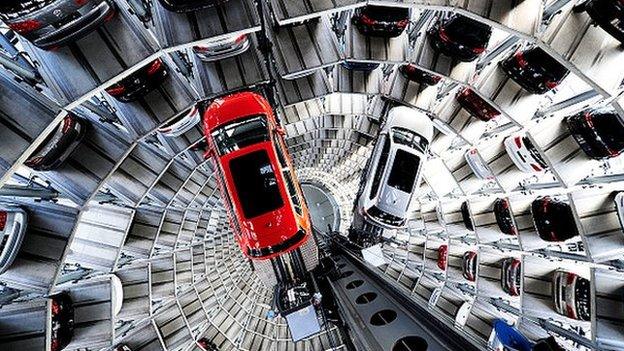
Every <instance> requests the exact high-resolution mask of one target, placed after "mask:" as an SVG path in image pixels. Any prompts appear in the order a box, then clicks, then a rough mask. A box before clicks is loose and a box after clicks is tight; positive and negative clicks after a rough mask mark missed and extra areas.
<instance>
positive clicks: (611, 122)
mask: <svg viewBox="0 0 624 351" xmlns="http://www.w3.org/2000/svg"><path fill="white" fill-rule="evenodd" d="M592 123H593V124H594V128H596V132H597V133H598V135H599V136H600V139H602V141H604V143H605V144H607V146H608V147H609V148H610V149H614V150H622V149H624V138H623V137H622V134H623V133H624V123H622V120H621V119H620V117H619V116H618V115H617V114H615V113H605V114H597V115H595V117H594V118H592Z"/></svg>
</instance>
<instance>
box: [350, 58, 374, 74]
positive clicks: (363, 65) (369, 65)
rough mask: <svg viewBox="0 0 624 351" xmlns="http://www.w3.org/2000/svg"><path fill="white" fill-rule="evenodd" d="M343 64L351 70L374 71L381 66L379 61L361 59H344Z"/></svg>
mask: <svg viewBox="0 0 624 351" xmlns="http://www.w3.org/2000/svg"><path fill="white" fill-rule="evenodd" d="M341 66H342V67H344V68H345V69H348V70H349V71H355V72H372V71H374V70H376V69H377V67H379V64H378V63H375V62H361V61H349V60H347V61H344V62H342V63H341Z"/></svg>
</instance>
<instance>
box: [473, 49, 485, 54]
mask: <svg viewBox="0 0 624 351" xmlns="http://www.w3.org/2000/svg"><path fill="white" fill-rule="evenodd" d="M472 52H474V53H475V54H477V55H479V54H482V53H483V52H485V48H473V49H472Z"/></svg>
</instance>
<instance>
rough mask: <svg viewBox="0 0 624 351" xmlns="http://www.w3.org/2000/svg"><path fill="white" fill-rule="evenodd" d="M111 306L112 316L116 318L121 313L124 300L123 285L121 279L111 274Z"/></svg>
mask: <svg viewBox="0 0 624 351" xmlns="http://www.w3.org/2000/svg"><path fill="white" fill-rule="evenodd" d="M111 296H112V299H111V304H112V306H113V316H116V315H118V314H119V312H121V307H122V305H123V300H124V292H123V284H121V279H119V277H117V276H116V275H114V274H111Z"/></svg>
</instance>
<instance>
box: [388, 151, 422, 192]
mask: <svg viewBox="0 0 624 351" xmlns="http://www.w3.org/2000/svg"><path fill="white" fill-rule="evenodd" d="M419 167H420V157H418V156H416V155H414V154H410V153H409V152H407V151H404V150H397V152H396V155H395V156H394V164H393V165H392V170H391V171H390V176H389V177H388V185H389V186H391V187H393V188H395V189H398V190H401V191H403V192H406V193H411V192H412V188H413V187H414V183H415V182H416V175H417V173H418V168H419Z"/></svg>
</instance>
